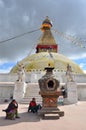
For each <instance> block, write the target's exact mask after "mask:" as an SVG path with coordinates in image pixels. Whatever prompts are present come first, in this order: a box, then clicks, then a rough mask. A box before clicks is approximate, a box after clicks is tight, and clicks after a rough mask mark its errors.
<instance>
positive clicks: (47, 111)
mask: <svg viewBox="0 0 86 130" xmlns="http://www.w3.org/2000/svg"><path fill="white" fill-rule="evenodd" d="M38 115H39V116H41V117H42V118H44V119H48V118H51V119H59V118H60V117H62V116H64V111H60V109H59V108H53V107H52V108H50V107H46V108H42V109H41V110H39V111H38Z"/></svg>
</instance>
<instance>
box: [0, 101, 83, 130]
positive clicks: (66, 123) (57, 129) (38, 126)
mask: <svg viewBox="0 0 86 130" xmlns="http://www.w3.org/2000/svg"><path fill="white" fill-rule="evenodd" d="M7 106H8V104H7V103H4V104H0V130H86V102H78V103H77V104H73V105H65V106H59V108H60V110H63V111H64V112H65V115H64V116H63V117H60V119H48V120H45V119H41V118H40V117H39V116H38V115H37V114H33V113H27V109H28V105H25V104H19V116H20V117H21V118H19V119H16V120H6V119H5V113H4V112H2V109H5V108H6V107H7Z"/></svg>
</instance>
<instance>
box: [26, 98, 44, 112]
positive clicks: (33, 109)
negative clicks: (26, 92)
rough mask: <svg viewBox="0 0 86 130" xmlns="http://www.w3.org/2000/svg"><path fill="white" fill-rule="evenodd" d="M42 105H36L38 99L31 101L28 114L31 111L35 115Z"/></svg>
mask: <svg viewBox="0 0 86 130" xmlns="http://www.w3.org/2000/svg"><path fill="white" fill-rule="evenodd" d="M41 108H42V107H41V105H40V104H38V105H37V104H36V99H35V98H32V101H30V104H29V107H28V112H29V111H31V112H33V113H35V112H38V110H39V109H41Z"/></svg>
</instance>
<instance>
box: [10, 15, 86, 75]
mask: <svg viewBox="0 0 86 130" xmlns="http://www.w3.org/2000/svg"><path fill="white" fill-rule="evenodd" d="M51 27H52V23H51V21H50V20H49V18H48V17H46V19H45V20H44V21H43V23H42V26H41V30H42V32H43V34H42V35H41V38H40V39H39V43H38V44H37V46H36V53H35V54H32V55H31V56H27V57H25V58H24V59H23V60H21V61H20V62H19V64H24V67H25V70H26V72H31V71H33V70H36V71H38V70H40V71H44V68H45V67H47V66H48V64H50V66H51V67H54V69H55V70H57V71H58V72H66V69H67V65H68V64H70V65H71V67H72V72H73V73H76V74H83V73H84V72H83V70H82V69H81V68H80V67H79V66H78V65H77V64H76V63H74V62H73V61H72V60H70V59H69V58H67V57H66V56H64V55H62V54H59V53H58V44H56V41H55V39H54V36H53V34H52V32H51ZM17 70H18V66H17V65H16V66H14V67H13V68H12V70H11V73H16V72H17Z"/></svg>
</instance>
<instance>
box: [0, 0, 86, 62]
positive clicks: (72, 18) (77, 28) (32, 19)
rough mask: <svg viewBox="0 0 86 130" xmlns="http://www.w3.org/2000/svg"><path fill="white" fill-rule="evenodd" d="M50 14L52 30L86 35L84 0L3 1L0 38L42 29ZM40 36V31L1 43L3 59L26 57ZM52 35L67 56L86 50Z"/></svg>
mask: <svg viewBox="0 0 86 130" xmlns="http://www.w3.org/2000/svg"><path fill="white" fill-rule="evenodd" d="M47 15H48V16H49V17H50V19H51V20H52V21H53V29H55V30H59V31H61V32H64V33H69V34H70V35H76V36H79V37H82V38H83V37H84V39H85V38H86V35H85V34H86V1H85V0H76V1H75V0H53V1H52V0H0V41H1V40H4V39H7V38H9V37H12V36H16V35H18V34H21V33H24V32H27V31H31V30H34V29H37V28H39V27H40V26H41V23H42V21H43V20H44V19H45V17H46V16H47ZM40 35H41V31H38V32H34V33H32V34H28V35H26V36H23V37H21V38H17V39H15V40H12V41H8V42H5V43H3V44H0V60H2V59H4V60H8V61H10V60H14V61H17V60H19V59H21V58H22V57H24V56H26V55H27V54H29V52H30V51H31V48H32V47H33V45H34V44H36V42H38V39H39V37H40ZM53 35H55V39H56V42H57V43H58V44H59V48H60V49H59V50H60V52H62V53H63V54H64V55H66V56H71V55H74V54H76V55H77V54H78V55H81V54H82V53H85V51H86V49H84V48H80V47H78V46H76V45H73V43H71V42H70V41H67V40H65V39H64V38H63V37H60V36H58V35H57V34H55V33H54V32H53ZM70 52H71V53H70Z"/></svg>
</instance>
